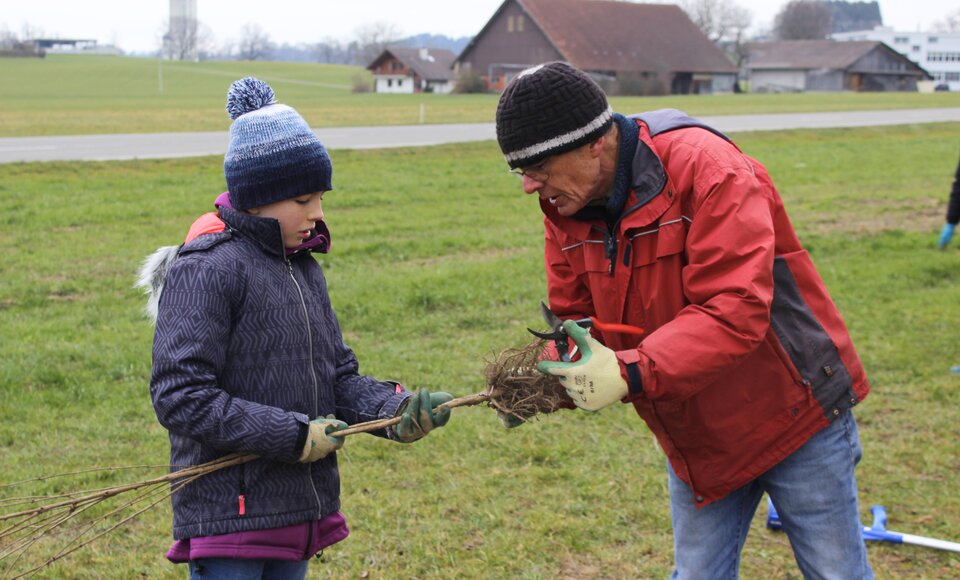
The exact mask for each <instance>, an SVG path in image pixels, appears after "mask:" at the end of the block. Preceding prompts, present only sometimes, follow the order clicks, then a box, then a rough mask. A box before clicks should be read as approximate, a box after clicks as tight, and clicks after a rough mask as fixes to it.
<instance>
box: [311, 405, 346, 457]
mask: <svg viewBox="0 0 960 580" xmlns="http://www.w3.org/2000/svg"><path fill="white" fill-rule="evenodd" d="M346 428H347V424H346V423H344V422H343V421H339V420H337V419H335V418H334V416H333V415H328V416H326V417H323V418H317V419H314V420H313V421H310V431H308V432H307V442H306V444H304V446H303V452H301V453H300V463H313V462H314V461H316V460H318V459H323V458H324V457H326V456H327V455H330V453H332V452H334V451H336V450H337V449H340V448H341V447H343V437H337V436H336V435H333V434H331V433H330V431H337V430H339V429H346Z"/></svg>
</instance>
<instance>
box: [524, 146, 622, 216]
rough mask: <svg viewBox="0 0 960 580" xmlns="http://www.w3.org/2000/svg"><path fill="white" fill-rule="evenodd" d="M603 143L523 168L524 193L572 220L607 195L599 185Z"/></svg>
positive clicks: (555, 156)
mask: <svg viewBox="0 0 960 580" xmlns="http://www.w3.org/2000/svg"><path fill="white" fill-rule="evenodd" d="M602 142H603V138H601V139H600V141H597V142H594V143H588V144H586V145H583V146H581V147H578V148H576V149H574V150H572V151H567V152H566V153H561V154H559V155H553V156H551V157H548V158H546V159H545V160H543V161H542V162H540V163H537V164H535V165H531V166H529V167H521V169H522V170H523V171H524V173H523V174H522V175H521V178H522V179H523V191H524V193H528V194H534V193H535V194H537V195H538V196H539V197H540V199H542V200H544V201H546V202H547V203H548V204H549V205H552V206H553V207H555V208H556V209H557V213H559V214H560V215H562V216H571V215H573V214H575V213H577V212H578V211H580V210H581V209H583V208H584V207H585V206H586V205H587V204H588V203H590V202H591V201H593V200H594V199H600V198H602V197H603V196H604V194H605V192H604V191H603V188H602V187H601V184H600V177H601V175H600V155H599V153H600V151H601V149H602V147H601V146H600V145H601V144H602Z"/></svg>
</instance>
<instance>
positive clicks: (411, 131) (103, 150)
mask: <svg viewBox="0 0 960 580" xmlns="http://www.w3.org/2000/svg"><path fill="white" fill-rule="evenodd" d="M701 119H702V120H703V121H705V122H706V123H708V124H710V125H712V126H714V127H716V128H717V129H719V130H721V131H723V132H724V133H736V132H739V131H777V130H784V129H819V128H830V127H866V126H877V125H903V124H912V123H940V122H946V121H960V108H950V109H902V110H895V111H893V110H891V111H853V112H851V111H847V112H839V113H791V114H779V115H727V116H718V117H701ZM315 132H316V134H317V135H318V136H319V137H320V140H321V141H323V143H324V144H325V145H326V146H327V147H329V148H331V149H374V148H384V147H416V146H423V145H437V144H441V143H459V142H464V141H484V140H488V139H496V133H495V131H494V126H493V124H491V123H477V124H460V125H407V126H390V127H340V128H332V129H316V130H315ZM227 140H228V134H227V133H226V132H209V133H149V134H130V135H83V136H70V137H13V138H3V139H0V163H15V162H18V161H112V160H122V159H157V158H172V157H197V156H201V155H223V154H224V153H225V152H226V149H227Z"/></svg>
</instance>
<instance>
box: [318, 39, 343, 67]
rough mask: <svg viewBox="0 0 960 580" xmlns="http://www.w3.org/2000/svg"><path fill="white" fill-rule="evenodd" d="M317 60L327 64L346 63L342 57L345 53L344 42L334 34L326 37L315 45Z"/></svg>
mask: <svg viewBox="0 0 960 580" xmlns="http://www.w3.org/2000/svg"><path fill="white" fill-rule="evenodd" d="M315 51H316V55H317V62H322V63H327V64H333V63H337V64H345V63H344V62H343V61H342V60H341V58H342V54H343V45H342V43H341V42H340V41H339V40H337V39H336V38H334V37H332V36H326V37H324V38H323V39H322V40H321V41H320V42H318V43H317V44H316V46H315Z"/></svg>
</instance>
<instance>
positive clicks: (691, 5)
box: [680, 0, 752, 42]
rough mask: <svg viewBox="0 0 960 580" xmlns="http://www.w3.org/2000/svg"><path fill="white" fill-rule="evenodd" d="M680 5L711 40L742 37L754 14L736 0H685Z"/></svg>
mask: <svg viewBox="0 0 960 580" xmlns="http://www.w3.org/2000/svg"><path fill="white" fill-rule="evenodd" d="M680 7H681V8H683V10H684V11H685V12H686V13H687V15H688V16H690V20H693V23H694V24H696V25H697V27H698V28H699V29H700V30H702V31H703V33H704V34H705V35H707V38H709V39H710V42H720V41H736V40H738V39H742V38H743V36H744V33H745V31H746V29H747V28H749V27H750V21H751V20H752V15H751V14H750V11H749V10H747V9H746V8H744V7H742V6H740V5H739V4H737V3H736V2H735V1H734V0H683V1H682V2H681V4H680Z"/></svg>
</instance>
